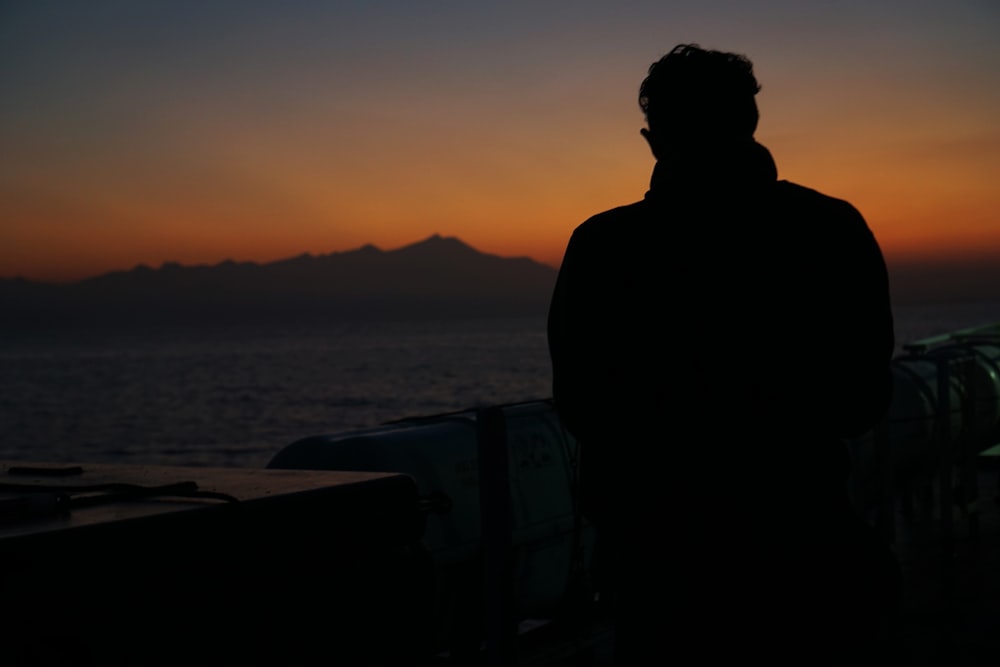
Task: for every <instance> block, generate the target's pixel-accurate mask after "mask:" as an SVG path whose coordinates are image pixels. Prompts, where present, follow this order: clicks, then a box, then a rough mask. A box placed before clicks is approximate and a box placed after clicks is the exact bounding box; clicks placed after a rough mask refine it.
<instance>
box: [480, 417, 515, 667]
mask: <svg viewBox="0 0 1000 667" xmlns="http://www.w3.org/2000/svg"><path fill="white" fill-rule="evenodd" d="M476 437H477V441H478V446H479V508H480V517H481V520H482V532H483V539H482V545H483V586H484V589H483V591H484V595H483V604H484V605H485V610H484V618H485V621H486V659H487V665H489V666H490V667H501V666H502V665H511V664H513V663H514V658H515V657H516V655H515V654H516V651H515V639H516V628H515V625H514V610H513V590H512V589H513V570H512V566H511V565H512V564H511V553H512V546H513V535H512V532H513V523H512V521H511V507H510V505H511V494H510V467H509V465H510V464H509V463H508V456H507V420H506V417H505V416H504V412H503V409H502V408H499V407H490V408H484V409H482V410H479V411H478V412H477V413H476Z"/></svg>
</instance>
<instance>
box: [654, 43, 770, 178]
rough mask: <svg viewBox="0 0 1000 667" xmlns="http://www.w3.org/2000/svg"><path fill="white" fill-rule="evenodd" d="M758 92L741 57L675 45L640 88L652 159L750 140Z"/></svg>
mask: <svg viewBox="0 0 1000 667" xmlns="http://www.w3.org/2000/svg"><path fill="white" fill-rule="evenodd" d="M759 90H760V86H759V85H758V84H757V79H755V78H754V75H753V64H752V63H751V62H750V61H749V60H747V59H746V57H744V56H741V55H738V54H735V53H724V52H722V51H707V50H705V49H701V48H699V47H698V46H696V45H693V44H680V45H678V46H676V47H674V48H673V50H671V51H670V53H668V54H667V55H665V56H663V58H661V59H660V60H658V61H656V62H655V63H653V64H652V65H651V66H650V67H649V75H648V76H647V77H646V79H645V80H644V81H643V82H642V85H641V86H640V87H639V107H640V108H641V109H642V111H643V113H644V114H646V122H647V124H648V125H649V130H648V131H647V130H643V136H645V137H646V140H647V141H649V144H650V147H651V148H652V149H653V153H654V155H656V157H657V158H659V157H662V156H663V154H665V153H667V152H672V151H681V152H687V151H689V150H700V149H704V148H708V147H717V146H724V145H727V144H733V143H741V142H745V141H749V140H750V139H752V138H753V133H754V132H755V131H756V129H757V118H758V116H757V103H756V102H755V101H754V96H755V95H756V94H757V91H759Z"/></svg>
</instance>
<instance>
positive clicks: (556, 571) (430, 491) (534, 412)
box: [269, 401, 593, 653]
mask: <svg viewBox="0 0 1000 667" xmlns="http://www.w3.org/2000/svg"><path fill="white" fill-rule="evenodd" d="M485 422H488V423H489V425H488V426H487V427H485V428H484V423H485ZM503 446H505V447H506V452H505V454H506V456H498V455H497V453H496V452H492V453H491V452H490V449H491V448H496V447H503ZM481 451H483V452H485V455H481V454H480V452H481ZM488 459H492V460H493V461H498V462H502V461H504V460H506V470H505V471H499V472H498V471H496V470H495V469H494V468H491V467H489V466H488V464H487V468H488V469H485V470H484V466H483V463H484V462H486V461H487V460H488ZM575 461H576V443H575V441H574V440H573V439H572V437H571V436H570V435H569V434H568V433H566V432H565V431H564V430H563V429H562V428H561V426H560V423H559V419H558V417H557V416H556V413H555V410H554V409H553V408H552V405H551V403H550V402H548V401H536V402H529V403H523V404H513V405H506V406H500V407H496V408H490V409H487V410H483V411H477V410H469V411H465V412H458V413H452V414H447V415H441V416H437V417H427V418H416V419H408V420H403V421H400V422H396V423H392V424H387V425H385V426H380V427H377V428H370V429H364V430H360V431H356V432H353V433H347V434H342V435H330V436H317V437H311V438H306V439H304V440H300V441H298V442H295V443H293V444H291V445H289V446H288V447H286V448H285V449H284V450H282V451H281V452H280V453H278V455H276V456H275V457H274V459H273V460H272V461H271V462H270V464H269V467H271V468H296V469H313V470H315V469H319V470H332V469H345V470H392V471H396V472H405V473H407V474H410V475H412V476H413V477H414V478H415V479H416V481H417V487H418V489H419V490H420V493H421V495H422V496H423V497H424V498H425V499H426V501H427V502H428V506H429V507H432V508H433V510H432V511H430V513H429V514H428V516H427V523H426V531H425V534H424V541H425V543H426V545H427V548H428V549H429V550H430V553H431V555H432V557H433V559H434V562H435V566H436V568H435V573H436V580H435V582H434V585H435V590H436V595H435V598H434V600H433V601H429V602H430V604H431V605H432V606H431V607H429V608H428V609H429V613H430V614H431V615H432V616H433V618H434V619H435V621H436V624H437V628H438V632H439V636H438V637H437V642H438V645H439V648H441V649H450V650H451V651H453V652H455V651H457V652H459V653H462V652H467V651H478V650H479V646H480V642H481V640H482V639H483V638H484V635H487V636H489V635H491V632H488V631H487V629H486V626H487V625H489V626H490V628H493V629H494V630H495V632H493V633H492V634H493V639H494V640H497V638H498V637H502V636H504V631H503V629H502V628H501V629H496V628H494V626H493V624H487V621H486V619H485V618H484V611H483V608H484V604H483V602H484V596H489V595H491V593H490V591H491V590H493V593H492V595H494V596H495V595H496V591H495V588H494V586H484V577H486V576H487V575H486V574H485V573H484V562H485V564H486V566H487V567H489V568H490V574H489V579H488V580H487V581H488V583H490V584H495V583H496V582H495V579H494V577H496V576H498V575H497V574H496V573H497V572H502V571H503V568H502V567H500V566H499V564H506V565H509V570H510V571H509V574H504V575H502V576H504V577H505V578H506V577H508V576H509V578H510V582H511V587H512V589H513V590H512V591H511V593H512V595H511V597H510V599H509V600H505V601H504V606H506V607H508V608H509V609H510V616H511V617H510V618H507V619H496V618H495V619H494V621H493V622H494V623H501V624H506V623H511V624H512V623H515V622H516V621H517V620H520V619H525V618H546V617H552V616H553V615H556V614H558V612H559V610H560V608H561V606H562V605H563V604H564V602H565V601H566V598H567V594H568V592H569V591H578V590H579V587H580V585H581V584H580V581H579V577H581V576H583V575H584V574H585V572H586V568H587V567H588V566H589V558H590V552H591V545H592V541H593V537H592V534H591V531H590V530H589V529H588V528H587V527H586V526H585V525H584V523H583V520H582V518H581V517H580V516H579V513H578V512H577V511H576V506H575V499H576V493H575V484H576V465H575ZM483 480H485V485H486V486H488V487H490V488H491V489H492V492H490V493H488V494H483V493H482V492H481V491H483V490H485V489H481V482H482V481H483ZM501 486H502V487H506V488H507V489H508V493H509V506H510V511H509V514H507V513H504V512H502V511H501V510H500V509H499V508H497V507H496V506H495V504H494V505H493V506H486V505H481V499H482V498H483V497H484V496H485V497H486V498H487V499H489V498H491V497H495V496H496V495H497V494H499V493H500V491H499V490H498V489H499V488H500V487H501ZM497 521H499V522H503V523H505V524H506V525H505V526H504V527H503V528H501V529H500V531H499V532H500V533H501V534H498V531H497V530H496V526H494V525H492V523H491V522H497ZM504 531H506V532H507V536H506V540H505V539H504V538H503V536H502V533H503V532H504ZM504 545H508V546H504ZM497 549H502V550H503V549H505V550H506V553H503V552H501V553H498V552H497ZM485 606H489V607H493V606H494V605H493V604H490V605H485ZM431 610H432V611H431ZM498 650H499V651H501V652H503V651H505V650H507V649H506V648H505V647H498Z"/></svg>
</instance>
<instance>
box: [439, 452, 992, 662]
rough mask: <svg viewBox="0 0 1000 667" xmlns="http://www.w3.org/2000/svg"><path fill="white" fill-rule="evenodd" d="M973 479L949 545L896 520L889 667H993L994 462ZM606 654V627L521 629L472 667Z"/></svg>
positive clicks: (923, 528)
mask: <svg viewBox="0 0 1000 667" xmlns="http://www.w3.org/2000/svg"><path fill="white" fill-rule="evenodd" d="M977 476H978V479H979V487H978V488H979V493H980V502H979V503H978V505H977V509H978V511H976V512H974V513H970V514H966V515H964V516H963V515H961V514H959V513H958V512H957V511H956V513H955V515H954V516H953V523H952V526H951V529H950V530H951V533H952V537H951V539H949V538H948V532H949V528H948V526H947V522H946V521H944V522H943V521H942V520H941V516H940V514H939V513H937V512H935V511H933V510H929V511H927V512H920V511H919V510H914V512H913V514H912V515H910V516H907V515H908V514H909V513H908V512H905V511H903V509H902V508H899V509H898V511H897V512H896V519H897V520H896V525H895V526H894V530H895V533H896V537H895V545H894V548H895V550H896V552H897V556H898V557H899V560H900V565H901V569H902V572H903V586H904V590H903V613H902V619H901V627H900V632H899V638H898V641H897V642H896V645H895V647H894V652H895V660H894V661H891V662H892V663H893V666H894V667H986V666H987V665H989V666H991V667H992V666H995V665H997V664H1000V459H997V458H996V457H983V459H982V465H981V466H980V468H979V471H978V475H977ZM926 500H930V499H926ZM931 505H933V503H931ZM734 546H735V545H734ZM612 646H613V632H612V630H611V626H610V624H609V623H608V622H607V621H606V620H603V621H602V620H598V621H595V622H594V623H593V624H592V625H591V626H590V627H589V628H588V630H587V631H586V632H581V631H579V629H577V630H572V629H570V630H565V629H563V630H560V629H559V628H558V627H554V626H552V625H549V624H546V623H534V624H532V623H527V624H522V632H521V633H520V634H519V636H518V639H517V646H516V653H517V657H516V658H512V659H510V660H508V661H503V660H497V661H494V662H492V663H491V662H490V659H489V656H481V657H482V658H483V660H484V662H482V663H480V664H493V665H518V666H519V667H608V666H610V665H611V664H612V659H611V655H612ZM433 664H438V665H447V664H449V660H447V659H445V658H439V659H438V660H436V661H435V662H434V663H433ZM886 667H889V666H888V665H887V666H886Z"/></svg>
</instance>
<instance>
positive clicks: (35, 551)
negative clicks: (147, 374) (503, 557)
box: [0, 463, 431, 667]
mask: <svg viewBox="0 0 1000 667" xmlns="http://www.w3.org/2000/svg"><path fill="white" fill-rule="evenodd" d="M0 498H2V499H3V507H4V510H5V511H4V513H3V517H2V519H0V565H2V567H0V600H2V604H0V637H2V640H3V650H2V654H0V662H2V663H3V664H4V665H11V666H12V667H14V666H20V665H95V666H96V665H102V666H104V665H114V666H122V667H124V666H125V665H128V666H129V667H131V666H133V665H154V666H156V665H163V666H166V665H244V666H249V665H262V666H263V665H269V666H270V665H292V664H315V660H316V656H329V662H330V663H331V664H333V663H335V662H336V661H337V660H340V661H341V663H342V664H367V663H366V661H367V660H369V659H370V660H372V661H373V662H374V663H375V664H393V662H394V661H395V660H397V659H398V660H399V662H398V664H407V663H406V659H407V658H412V657H413V656H414V655H415V654H417V653H426V652H427V649H421V642H423V641H425V639H424V638H425V637H426V636H427V634H428V630H427V628H425V627H422V626H421V625H420V621H421V619H422V618H423V616H421V615H420V613H419V612H421V611H422V605H423V601H424V600H426V599H427V596H428V595H429V591H428V590H424V589H421V587H422V586H423V587H426V582H428V581H429V580H430V577H431V572H430V570H429V567H430V563H429V560H428V559H427V557H426V552H424V551H422V549H421V547H420V544H419V540H420V537H421V534H422V531H423V525H422V516H421V513H420V508H419V503H418V498H417V494H416V489H415V487H414V485H413V481H412V480H411V479H410V478H408V477H406V476H404V475H395V474H385V473H381V474H368V473H352V472H300V471H280V470H247V469H218V468H179V467H162V466H127V465H97V464H94V465H91V464H82V465H79V466H65V465H52V464H37V465H27V466H26V465H24V464H21V463H17V464H10V465H2V467H0ZM387 635H388V636H391V637H392V638H393V639H392V641H386V636H387Z"/></svg>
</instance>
